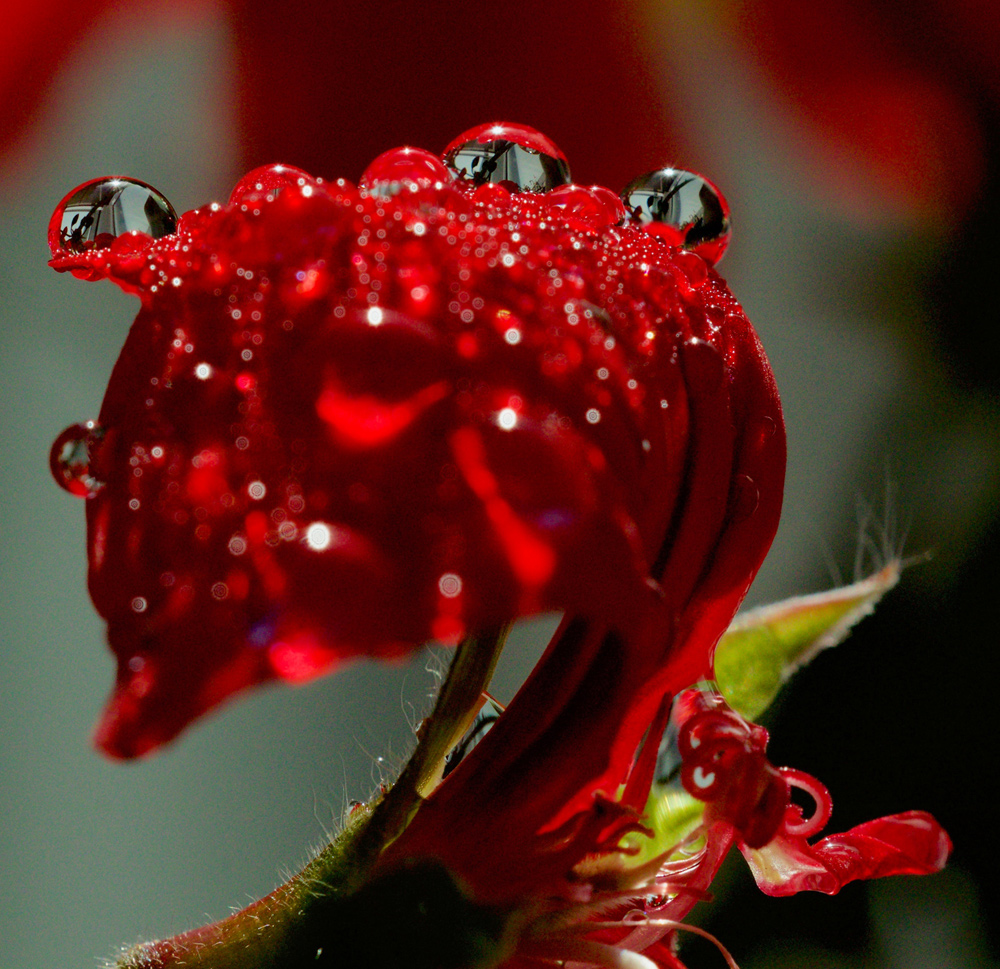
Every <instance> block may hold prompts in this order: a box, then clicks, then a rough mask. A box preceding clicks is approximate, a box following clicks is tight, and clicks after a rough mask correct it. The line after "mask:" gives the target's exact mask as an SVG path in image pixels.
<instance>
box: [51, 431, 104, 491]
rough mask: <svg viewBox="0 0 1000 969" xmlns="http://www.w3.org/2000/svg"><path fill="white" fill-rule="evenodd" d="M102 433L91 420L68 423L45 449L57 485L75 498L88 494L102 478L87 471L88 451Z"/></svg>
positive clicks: (101, 484)
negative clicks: (48, 448)
mask: <svg viewBox="0 0 1000 969" xmlns="http://www.w3.org/2000/svg"><path fill="white" fill-rule="evenodd" d="M103 436H104V430H103V428H101V426H100V425H99V424H97V423H95V422H94V421H87V422H86V423H84V424H72V425H71V426H70V427H67V428H66V430H64V431H63V432H62V433H61V434H60V435H59V436H58V437H57V438H56V439H55V441H54V442H53V444H52V450H51V451H50V452H49V468H50V469H51V471H52V477H53V478H55V479H56V484H58V485H59V487H60V488H65V489H66V491H68V492H69V493H70V494H71V495H76V496H77V497H78V498H91V497H93V496H94V495H96V494H97V492H98V491H100V489H101V487H102V486H103V484H104V482H103V481H100V480H98V479H97V478H96V477H94V475H93V474H91V471H90V465H91V454H92V451H93V450H94V448H95V447H96V446H97V444H99V443H100V440H101V438H102V437H103Z"/></svg>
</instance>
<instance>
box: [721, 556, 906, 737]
mask: <svg viewBox="0 0 1000 969" xmlns="http://www.w3.org/2000/svg"><path fill="white" fill-rule="evenodd" d="M900 568H901V564H900V562H899V561H898V560H896V561H893V562H890V563H889V564H888V565H887V566H885V567H884V568H883V569H881V570H880V571H879V572H877V573H875V575H872V576H870V577H869V578H867V579H864V580H862V581H861V582H855V583H853V584H852V585H847V586H843V587H842V588H839V589H831V590H829V591H828V592H818V593H815V594H813V595H807V596H796V597H795V598H792V599H785V600H784V601H783V602H777V603H774V604H773V605H769V606H762V607H761V608H759V609H753V610H751V611H749V612H746V613H743V614H742V615H739V616H737V617H736V619H734V620H733V623H732V625H731V626H730V627H729V629H728V631H727V632H726V633H725V635H724V636H723V637H722V639H721V640H720V641H719V645H718V647H717V648H716V652H715V678H716V681H717V683H718V685H719V690H720V692H721V693H722V695H723V696H724V697H725V698H726V702H727V703H729V705H730V706H731V707H732V708H733V709H734V710H736V712H737V713H739V714H741V715H742V716H744V717H746V718H747V719H748V720H756V719H757V717H759V716H760V714H761V713H763V712H764V710H766V709H767V708H768V707H769V706H770V705H771V702H772V701H773V700H774V698H775V697H776V696H777V695H778V691H779V690H780V689H781V687H782V685H783V684H784V683H785V682H786V681H787V680H788V679H789V678H790V677H791V675H792V674H793V673H794V672H795V671H796V670H797V669H798V668H799V667H800V666H804V665H805V664H806V663H808V662H809V661H810V660H811V659H812V658H813V657H814V656H815V655H816V654H817V653H819V652H820V651H821V650H824V649H827V648H828V647H830V646H836V645H837V644H838V643H840V642H841V641H843V640H844V638H845V637H846V636H847V634H848V632H850V630H851V628H852V627H853V626H854V625H855V624H856V623H857V622H858V621H859V620H861V619H862V618H864V617H865V616H867V615H868V614H869V613H870V612H871V611H872V610H873V609H874V608H875V604H876V603H877V602H878V601H879V599H881V598H882V596H883V595H885V593H886V592H888V591H889V589H891V588H892V587H893V586H894V585H895V584H896V583H897V582H898V581H899V573H900Z"/></svg>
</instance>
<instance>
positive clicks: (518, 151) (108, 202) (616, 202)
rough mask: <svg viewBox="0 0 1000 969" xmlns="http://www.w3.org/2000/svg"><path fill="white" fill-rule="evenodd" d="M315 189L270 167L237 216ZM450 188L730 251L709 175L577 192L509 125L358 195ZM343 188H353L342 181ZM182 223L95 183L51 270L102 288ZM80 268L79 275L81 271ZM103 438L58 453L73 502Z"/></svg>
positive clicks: (86, 488) (147, 190)
mask: <svg viewBox="0 0 1000 969" xmlns="http://www.w3.org/2000/svg"><path fill="white" fill-rule="evenodd" d="M318 182H320V180H318V179H314V178H312V177H311V176H309V175H308V174H306V173H305V172H303V171H301V170H299V169H297V168H294V167H292V166H289V165H268V166H265V167H262V168H258V169H256V170H254V171H252V172H250V173H249V174H248V175H246V176H244V177H243V178H242V179H241V180H240V182H239V183H238V184H237V186H236V187H235V188H234V190H233V192H232V195H231V197H230V205H231V206H232V205H241V204H242V205H243V206H244V207H246V205H247V202H246V200H247V199H258V200H259V199H261V198H264V199H267V200H271V199H273V198H275V197H277V195H278V194H280V193H281V192H282V191H285V190H287V189H290V188H297V189H299V190H300V191H302V192H303V193H307V192H309V191H311V186H312V185H313V184H316V183H318ZM453 182H458V183H460V184H461V185H462V187H463V188H465V189H468V190H469V191H470V192H471V195H472V198H473V199H474V200H476V201H481V202H485V203H490V204H496V205H501V206H502V205H504V204H505V202H506V203H509V202H510V200H511V198H512V196H513V195H516V194H521V193H531V194H534V195H541V194H544V196H545V200H546V204H547V205H548V206H550V207H552V206H554V207H556V208H558V209H561V210H563V211H564V212H565V213H569V214H571V215H572V216H573V217H574V218H576V219H578V220H579V221H580V222H581V224H582V225H584V226H587V227H591V228H596V227H600V226H614V225H625V224H632V225H636V226H639V227H641V228H643V229H644V230H645V231H647V232H649V233H650V234H652V235H657V236H659V237H661V238H662V239H664V241H665V242H667V243H668V244H669V245H671V246H678V247H680V248H681V249H683V250H688V251H690V252H693V253H694V254H696V255H697V256H699V257H700V258H701V260H703V262H704V264H707V265H715V264H716V263H717V262H718V261H719V260H720V259H721V258H722V255H723V254H724V252H725V250H726V247H727V246H728V244H729V240H730V235H731V228H730V218H729V207H728V205H727V203H726V200H725V198H724V197H723V196H722V193H721V192H720V191H719V190H718V188H716V186H715V185H713V184H712V182H710V181H709V180H708V179H706V178H704V177H703V176H701V175H698V174H696V173H694V172H689V171H684V170H682V169H678V168H662V169H659V170H657V171H653V172H648V173H646V174H644V175H641V176H640V177H638V178H636V179H634V180H633V181H632V182H630V183H629V184H628V185H627V186H626V187H625V189H624V190H623V191H622V192H621V194H620V195H618V196H616V195H615V194H614V193H613V192H612V191H610V190H609V189H606V188H604V187H603V186H599V185H594V186H589V187H585V186H581V185H577V184H574V183H573V182H572V179H571V177H570V171H569V165H568V163H567V161H566V158H565V156H564V155H563V153H562V152H561V151H560V150H559V148H557V147H556V145H555V144H554V143H553V142H552V141H551V140H549V139H548V138H547V137H546V136H545V135H543V134H541V133H540V132H538V131H535V130H534V129H532V128H528V127H526V126H524V125H518V124H513V123H507V122H504V123H495V124H485V125H480V126H478V127H476V128H473V129H471V130H469V131H467V132H465V133H463V134H462V135H460V136H459V137H458V138H456V139H455V140H454V141H453V142H452V143H451V144H450V145H449V146H448V147H447V148H446V149H445V151H444V152H443V153H442V155H441V156H438V155H435V154H433V153H431V152H429V151H425V150H424V149H420V148H409V147H407V148H395V149H392V150H390V151H387V152H385V153H384V154H382V155H380V156H379V157H378V158H376V159H375V160H374V161H373V162H372V163H371V164H370V165H369V166H368V168H367V169H366V170H365V172H364V174H363V175H362V176H361V179H360V180H359V183H358V188H359V190H360V191H361V192H362V193H367V194H368V195H374V196H380V195H381V196H392V195H395V194H398V193H400V192H403V191H407V190H411V191H416V190H419V189H423V188H427V187H431V186H440V185H442V184H448V183H453ZM338 185H339V186H341V187H347V183H346V182H344V181H343V180H339V181H338ZM251 204H253V203H251ZM212 208H213V210H217V209H218V208H219V207H218V206H217V205H214V206H213V207H212ZM177 224H178V216H177V213H176V212H175V211H174V209H173V207H172V206H171V204H170V202H169V201H168V200H167V199H166V198H165V197H164V196H163V195H162V194H161V193H160V192H158V191H157V190H156V189H155V188H153V187H152V186H150V185H147V184H146V183H145V182H141V181H139V180H137V179H133V178H126V177H120V176H115V177H102V178H96V179H92V180H91V181H88V182H85V183H84V184H82V185H80V186H78V187H77V188H75V189H73V191H71V192H70V193H69V194H67V195H66V197H65V198H64V199H63V200H62V201H61V202H60V203H59V205H58V206H57V207H56V209H55V211H54V212H53V215H52V218H51V220H50V222H49V233H48V241H49V248H50V250H51V252H52V255H53V264H54V265H58V264H59V263H60V262H62V263H64V264H67V265H68V266H69V267H70V268H71V269H72V271H73V272H74V274H75V275H79V276H82V277H84V278H96V275H97V274H95V273H93V272H92V270H89V269H88V268H86V267H87V266H88V265H91V266H92V265H94V264H95V263H99V262H100V260H101V259H102V258H105V259H111V258H121V257H123V256H124V257H128V256H132V255H134V256H141V254H142V252H143V250H145V249H147V248H148V247H149V246H151V245H152V244H153V242H154V241H156V240H160V239H166V238H167V237H169V236H172V235H174V234H175V233H176V232H177ZM74 260H76V261H77V268H72V267H73V263H74ZM151 288H152V287H151ZM588 419H589V418H588ZM102 437H103V429H102V428H101V427H100V425H99V424H98V423H97V422H95V421H92V420H91V421H86V422H84V423H79V424H73V425H71V426H70V427H67V428H66V429H65V430H64V431H63V432H62V433H61V434H60V435H59V436H58V437H57V438H56V440H55V442H54V443H53V445H52V449H51V452H50V461H49V463H50V468H51V471H52V475H53V477H54V478H55V480H56V482H57V483H58V484H59V485H60V486H61V487H62V488H64V489H65V490H66V491H68V492H69V493H70V494H73V495H76V496H78V497H81V498H87V497H91V496H93V495H95V494H97V492H98V491H99V490H100V488H101V487H102V482H101V481H100V479H99V478H98V477H97V476H96V475H95V473H94V472H93V471H92V468H91V456H92V454H93V453H94V452H95V449H96V447H97V446H98V445H99V443H100V441H101V439H102Z"/></svg>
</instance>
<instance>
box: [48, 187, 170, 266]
mask: <svg viewBox="0 0 1000 969" xmlns="http://www.w3.org/2000/svg"><path fill="white" fill-rule="evenodd" d="M176 231H177V213H176V212H175V211H174V209H173V206H171V204H170V203H169V202H168V201H167V200H166V198H164V196H163V195H161V194H160V193H159V192H158V191H157V190H156V189H155V188H153V187H152V186H151V185H147V184H146V183H145V182H140V181H138V179H134V178H118V177H113V178H108V177H104V178H95V179H92V180H91V181H89V182H84V183H83V184H82V185H79V186H77V187H76V188H75V189H73V191H72V192H70V193H69V194H68V195H67V196H66V197H65V198H64V199H63V200H62V201H61V202H60V203H59V204H58V205H57V206H56V210H55V212H53V213H52V218H51V219H50V220H49V249H50V250H51V251H52V254H53V255H56V254H57V253H58V252H77V253H79V252H90V251H91V250H95V249H108V248H110V246H111V244H112V243H113V242H114V241H115V239H117V238H118V237H119V236H122V235H125V234H126V233H142V234H143V235H145V236H148V237H149V238H150V239H161V238H163V236H168V235H172V234H173V233H174V232H176Z"/></svg>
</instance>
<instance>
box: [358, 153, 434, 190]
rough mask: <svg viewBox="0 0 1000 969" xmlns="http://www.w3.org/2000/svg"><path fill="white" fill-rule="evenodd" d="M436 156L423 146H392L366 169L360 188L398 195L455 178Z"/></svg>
mask: <svg viewBox="0 0 1000 969" xmlns="http://www.w3.org/2000/svg"><path fill="white" fill-rule="evenodd" d="M452 177H453V176H452V174H451V172H450V171H449V170H448V169H447V168H446V167H445V165H444V163H443V162H442V161H441V159H440V158H438V156H437V155H433V154H431V153H430V152H429V151H424V149H423V148H393V149H391V150H390V151H386V152H383V153H382V154H381V155H379V156H378V158H376V159H375V161H373V162H372V163H371V164H370V165H369V166H368V167H367V168H366V169H365V171H364V174H363V175H362V176H361V180H360V181H359V182H358V187H359V188H362V189H364V190H365V191H366V192H368V194H369V195H384V196H388V195H398V194H399V192H401V191H403V189H404V188H407V189H409V190H410V191H416V190H417V189H419V188H427V187H428V186H431V185H438V184H441V183H442V182H450V181H451V180H452Z"/></svg>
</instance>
